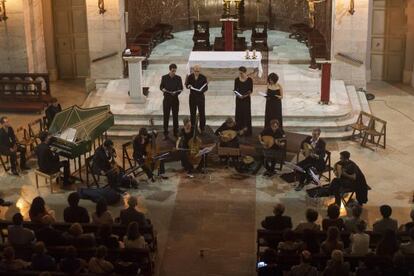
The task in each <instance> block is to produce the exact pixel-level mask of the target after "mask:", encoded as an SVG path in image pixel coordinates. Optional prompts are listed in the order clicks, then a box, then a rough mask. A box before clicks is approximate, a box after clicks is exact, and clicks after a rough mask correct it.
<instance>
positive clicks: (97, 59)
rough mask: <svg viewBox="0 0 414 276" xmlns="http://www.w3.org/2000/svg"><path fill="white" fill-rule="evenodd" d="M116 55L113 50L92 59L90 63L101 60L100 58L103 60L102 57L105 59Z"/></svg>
mask: <svg viewBox="0 0 414 276" xmlns="http://www.w3.org/2000/svg"><path fill="white" fill-rule="evenodd" d="M116 55H118V52H113V53H110V54H107V55H104V56H101V57H98V58H95V59H93V60H92V63H94V62H97V61H101V60H104V59H107V58H110V57H114V56H116Z"/></svg>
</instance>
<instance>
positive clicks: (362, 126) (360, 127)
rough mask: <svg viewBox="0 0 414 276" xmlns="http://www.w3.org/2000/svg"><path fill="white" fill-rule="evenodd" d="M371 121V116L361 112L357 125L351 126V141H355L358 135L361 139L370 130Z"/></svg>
mask: <svg viewBox="0 0 414 276" xmlns="http://www.w3.org/2000/svg"><path fill="white" fill-rule="evenodd" d="M371 120H372V115H371V114H369V113H367V112H365V111H361V112H360V113H359V116H358V119H357V121H356V123H355V124H352V125H351V128H352V135H351V137H350V139H351V140H353V139H355V137H356V135H358V137H359V138H362V136H363V133H364V132H365V131H366V130H367V129H368V126H369V124H370V123H371ZM357 132H358V133H357Z"/></svg>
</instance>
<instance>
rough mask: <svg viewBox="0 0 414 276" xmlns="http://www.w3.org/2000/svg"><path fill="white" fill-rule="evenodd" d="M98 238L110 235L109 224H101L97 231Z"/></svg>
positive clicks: (110, 227) (110, 228)
mask: <svg viewBox="0 0 414 276" xmlns="http://www.w3.org/2000/svg"><path fill="white" fill-rule="evenodd" d="M98 233H99V237H101V238H106V237H109V236H111V235H112V226H111V225H110V224H102V225H101V226H100V227H99V230H98Z"/></svg>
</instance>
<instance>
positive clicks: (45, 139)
mask: <svg viewBox="0 0 414 276" xmlns="http://www.w3.org/2000/svg"><path fill="white" fill-rule="evenodd" d="M39 139H40V142H41V143H40V144H39V145H38V146H37V148H36V156H37V164H38V165H39V170H40V171H41V172H43V173H47V174H54V173H56V172H58V171H59V170H60V168H63V185H69V184H71V183H70V181H69V176H70V167H69V161H67V160H64V161H60V160H59V155H58V154H56V153H55V152H53V151H52V150H51V149H50V146H49V144H50V141H51V139H52V136H50V135H49V133H48V132H47V131H42V132H41V133H40V135H39Z"/></svg>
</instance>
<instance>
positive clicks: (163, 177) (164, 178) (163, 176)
mask: <svg viewBox="0 0 414 276" xmlns="http://www.w3.org/2000/svg"><path fill="white" fill-rule="evenodd" d="M158 176H159V177H161V179H163V180H166V179H168V176H165V175H163V174H159V175H158Z"/></svg>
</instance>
